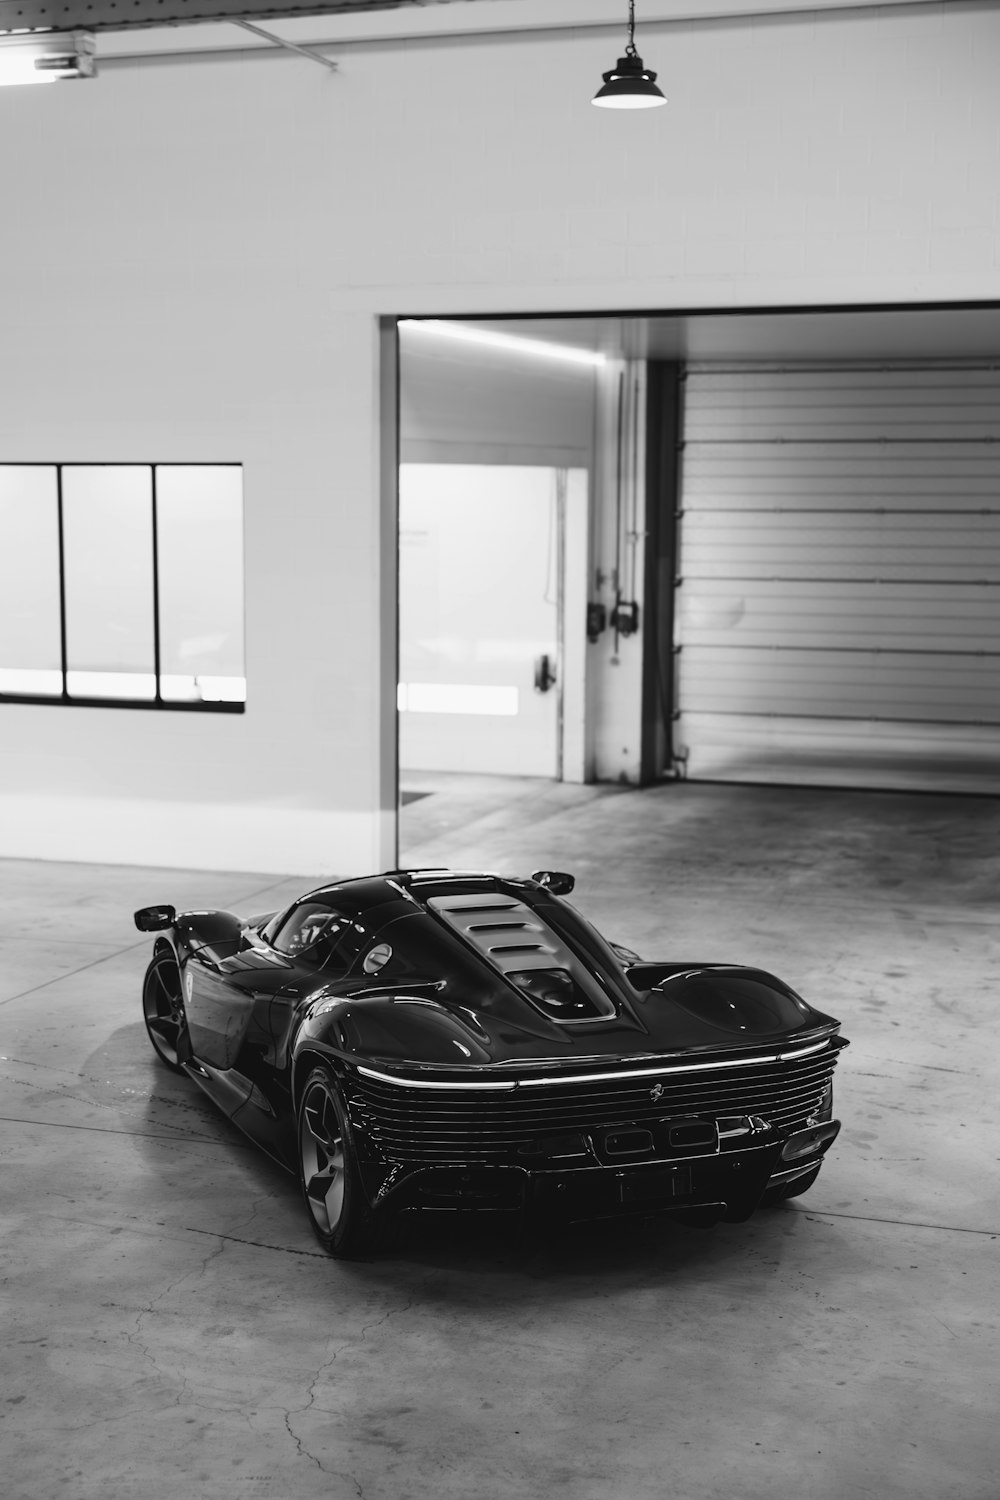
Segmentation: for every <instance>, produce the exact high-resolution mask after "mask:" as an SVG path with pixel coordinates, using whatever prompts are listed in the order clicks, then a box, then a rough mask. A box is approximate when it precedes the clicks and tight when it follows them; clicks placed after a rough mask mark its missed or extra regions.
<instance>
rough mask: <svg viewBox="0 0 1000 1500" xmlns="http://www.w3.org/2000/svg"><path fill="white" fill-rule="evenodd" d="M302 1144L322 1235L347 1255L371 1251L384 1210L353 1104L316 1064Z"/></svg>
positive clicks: (310, 1199) (307, 1192)
mask: <svg viewBox="0 0 1000 1500" xmlns="http://www.w3.org/2000/svg"><path fill="white" fill-rule="evenodd" d="M298 1144H299V1151H298V1155H299V1181H300V1182H301V1184H302V1193H303V1196H304V1198H305V1202H306V1208H307V1209H308V1211H309V1218H310V1221H311V1223H312V1227H313V1229H314V1230H315V1233H316V1238H317V1239H318V1240H319V1242H320V1244H321V1245H322V1246H323V1247H324V1249H326V1250H328V1251H329V1252H330V1254H331V1255H336V1256H339V1257H340V1258H341V1259H344V1260H354V1259H359V1258H363V1257H365V1256H367V1255H370V1254H371V1253H372V1252H373V1250H374V1249H375V1248H376V1245H377V1243H378V1239H379V1233H380V1230H381V1227H382V1214H381V1213H379V1211H378V1210H377V1209H373V1208H372V1207H371V1205H370V1204H369V1202H368V1200H367V1198H366V1196H365V1191H364V1188H363V1187H362V1185H361V1177H360V1174H359V1172H358V1163H357V1154H356V1152H355V1149H354V1138H353V1136H352V1134H351V1125H350V1121H349V1119H348V1117H347V1110H346V1108H345V1106H344V1101H343V1099H342V1097H341V1094H340V1090H339V1088H338V1087H337V1083H336V1080H335V1078H334V1076H333V1074H332V1073H331V1071H330V1070H329V1069H328V1068H324V1067H321V1068H316V1069H315V1070H314V1071H313V1072H312V1073H310V1074H309V1077H308V1078H307V1079H306V1083H305V1087H304V1088H303V1090H302V1096H301V1098H300V1100H299V1113H298Z"/></svg>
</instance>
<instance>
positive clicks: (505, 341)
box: [399, 318, 607, 368]
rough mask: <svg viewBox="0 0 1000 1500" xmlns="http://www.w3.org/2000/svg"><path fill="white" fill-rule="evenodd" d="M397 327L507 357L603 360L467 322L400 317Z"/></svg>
mask: <svg viewBox="0 0 1000 1500" xmlns="http://www.w3.org/2000/svg"><path fill="white" fill-rule="evenodd" d="M399 326H400V328H405V329H406V330H407V332H408V333H409V332H412V333H427V334H432V335H434V336H435V337H437V338H443V339H455V340H456V342H457V343H460V344H481V345H485V346H486V347H487V348H489V349H502V350H504V351H505V352H506V353H507V354H527V355H531V356H532V357H534V358H537V359H562V360H565V361H566V363H567V364H571V365H590V366H591V367H592V368H593V367H596V366H598V365H603V364H605V363H606V362H607V361H606V357H605V355H603V354H598V353H597V352H596V351H595V350H593V349H576V348H574V347H573V346H572V345H570V344H550V343H548V341H547V340H545V339H522V338H519V337H518V336H517V335H515V334H512V333H494V332H493V331H492V329H489V328H475V327H472V326H471V325H470V324H468V323H446V322H444V321H443V319H440V318H401V319H400V320H399Z"/></svg>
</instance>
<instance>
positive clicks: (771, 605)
mask: <svg viewBox="0 0 1000 1500" xmlns="http://www.w3.org/2000/svg"><path fill="white" fill-rule="evenodd" d="M684 439H685V441H684V446H683V451H682V482H681V518H680V526H679V531H680V552H679V573H680V577H681V586H680V587H679V589H678V591H677V596H676V610H675V620H676V644H677V646H678V647H679V651H678V655H677V662H678V668H677V674H676V705H675V706H676V710H677V726H676V736H675V749H676V752H677V757H678V761H679V763H680V766H681V768H682V769H685V768H686V770H687V772H688V774H690V775H725V776H727V777H731V778H732V779H737V780H739V779H761V778H763V779H765V780H766V779H772V780H785V781H811V780H817V779H818V780H821V781H826V782H833V783H836V782H843V783H846V784H851V785H865V784H871V785H880V786H883V785H894V784H896V785H900V786H914V785H926V786H933V787H938V788H940V787H945V786H948V787H953V788H955V789H960V790H969V789H972V788H973V787H974V788H975V789H976V790H983V789H988V790H991V791H996V792H1000V366H998V367H997V368H993V367H991V366H988V365H986V364H985V363H981V364H969V365H965V366H962V365H957V364H955V363H952V364H951V365H949V366H948V367H947V368H944V367H940V366H935V365H933V364H932V363H930V362H928V363H926V364H925V365H924V366H913V365H888V364H887V365H884V366H881V367H878V368H874V367H871V366H864V367H858V366H854V367H851V366H843V365H840V366H836V367H828V368H823V367H821V366H818V365H810V366H796V367H776V366H775V367H768V366H760V365H756V366H751V365H746V366H739V367H737V366H731V367H721V366H714V365H712V366H709V365H705V366H694V367H691V369H690V370H689V373H688V379H687V382H686V408H685V432H684ZM776 726H781V727H780V729H779V728H776ZM970 736H972V739H970ZM973 740H974V745H973ZM876 741H877V745H876V744H875V742H876ZM970 745H971V746H972V748H971V749H970ZM873 746H874V747H875V748H873ZM894 776H895V778H896V779H895V780H893V777H894ZM866 778H869V779H868V780H866Z"/></svg>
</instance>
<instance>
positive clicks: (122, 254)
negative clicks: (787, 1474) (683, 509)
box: [0, 0, 1000, 873]
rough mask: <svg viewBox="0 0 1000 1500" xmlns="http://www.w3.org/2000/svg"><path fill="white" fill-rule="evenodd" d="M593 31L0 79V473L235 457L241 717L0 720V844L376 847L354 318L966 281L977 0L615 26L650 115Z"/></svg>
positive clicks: (807, 295) (864, 290)
mask: <svg viewBox="0 0 1000 1500" xmlns="http://www.w3.org/2000/svg"><path fill="white" fill-rule="evenodd" d="M567 3H568V5H572V4H574V3H575V0H567ZM430 9H434V8H433V7H431V8H430ZM441 9H442V10H452V11H457V10H458V7H441ZM473 9H474V10H475V9H478V7H473ZM619 41H620V38H618V37H614V38H612V37H611V36H610V34H609V33H606V32H590V31H585V30H584V31H580V32H579V33H574V32H568V33H567V32H558V33H552V34H549V33H541V34H537V35H531V36H525V37H522V38H518V37H509V38H504V39H502V40H500V39H491V38H488V37H485V36H477V37H472V38H470V39H462V38H450V39H449V38H442V39H439V40H433V41H428V42H427V43H423V42H419V41H418V42H412V41H411V42H408V43H394V42H382V43H378V44H368V43H363V44H358V45H356V46H351V47H346V48H345V49H344V50H343V52H342V54H341V70H340V72H339V73H338V74H336V75H333V74H329V73H328V72H327V71H325V70H323V69H321V68H319V67H317V66H315V65H314V64H311V63H309V62H307V61H305V60H303V59H301V58H298V57H295V56H293V55H287V56H285V55H282V56H246V57H243V58H220V59H217V60H204V59H202V60H198V61H192V62H176V61H165V60H157V59H156V58H155V57H147V58H146V59H145V60H144V61H142V62H141V63H136V62H120V63H116V64H114V65H108V66H106V67H105V69H104V71H103V73H102V76H101V77H100V78H99V79H98V80H97V81H95V82H93V83H81V84H71V85H65V86H63V85H60V86H58V87H56V88H51V89H37V90H32V89H10V90H4V91H0V134H2V137H3V139H4V141H5V143H6V149H5V151H4V153H3V155H2V160H0V203H2V204H3V211H4V239H3V244H2V249H0V266H2V270H3V284H4V287H5V290H6V297H5V299H4V305H3V311H2V314H0V460H13V459H34V460H39V461H44V460H53V459H64V460H69V459H92V460H101V459H103V460H129V459H134V460H139V461H148V460H151V459H158V460H161V461H183V462H199V461H214V460H219V459H228V460H233V461H238V462H241V463H242V464H243V465H244V476H245V494H246V549H247V668H248V681H249V687H248V703H247V712H246V714H245V715H244V716H241V717H235V716H234V717H231V718H223V717H218V718H211V717H208V716H205V717H201V716H197V715H193V714H183V715H182V714H178V715H169V714H153V713H149V712H142V711H139V710H97V709H61V708H55V707H37V708H36V707H31V706H26V705H4V706H2V707H0V852H2V853H4V854H18V855H27V856H32V855H38V856H51V857H67V858H83V859H98V860H126V861H131V860H135V861H142V862H146V863H149V862H158V863H162V864H186V865H192V866H213V865H214V866H218V867H225V866H230V867H232V866H246V867H256V868H260V869H264V870H298V871H300V872H302V873H310V872H319V871H345V872H346V871H352V870H360V869H363V868H366V867H371V866H372V865H377V864H380V863H388V862H390V860H391V858H392V853H391V850H392V831H393V819H394V813H393V809H392V808H391V806H389V805H388V803H389V796H388V793H387V790H386V788H387V787H388V785H389V784H390V782H391V776H389V775H388V774H387V771H388V770H389V769H391V763H392V760H393V757H394V743H395V731H394V723H393V720H392V715H391V712H390V711H389V708H388V706H387V705H389V704H390V702H391V700H390V698H388V697H387V695H386V693H385V691H384V690H383V691H381V692H379V691H378V690H377V686H376V685H377V684H378V683H379V682H380V681H381V680H383V679H384V678H385V676H386V673H385V671H384V670H383V666H384V662H383V656H384V655H385V653H386V652H387V651H388V649H389V648H388V647H387V646H386V642H387V641H390V640H391V634H392V632H393V630H394V616H393V612H392V605H391V598H390V595H391V587H390V585H389V583H388V582H387V580H388V579H389V578H390V571H389V569H388V567H387V566H386V562H385V557H386V554H385V547H386V546H387V545H388V543H387V542H386V538H387V537H388V536H389V535H390V534H391V525H389V524H385V525H383V521H382V516H381V512H380V506H379V471H378V453H379V436H378V421H377V414H378V388H379V363H378V329H377V318H378V315H379V314H380V313H387V312H388V313H397V312H398V313H401V314H406V313H421V312H430V313H438V314H447V313H449V312H466V313H482V314H487V313H491V312H503V311H520V312H530V311H533V310H537V311H559V310H565V311H586V310H609V309H617V308H623V307H634V308H671V307H682V306H687V307H694V306H702V307H731V306H739V305H758V306H761V305H769V304H781V305H795V304H803V303H827V302H867V301H894V302H895V301H904V300H909V299H942V298H943V299H948V298H955V299H958V298H991V297H996V296H998V295H1000V233H998V227H1000V226H998V203H1000V198H998V186H997V185H998V183H1000V90H998V89H997V87H996V76H997V75H996V58H997V57H998V56H1000V11H998V9H997V7H996V6H994V5H992V4H985V5H979V6H967V5H964V4H945V5H938V6H926V7H920V8H916V9H910V8H907V7H901V8H899V9H894V8H889V9H884V10H882V9H875V10H862V11H857V12H855V11H844V12H842V13H838V12H828V13H826V14H822V15H817V16H811V15H809V14H801V15H788V16H784V17H772V18H760V19H756V20H753V19H749V18H748V19H745V20H738V21H733V22H711V21H704V22H698V23H691V24H688V23H683V22H681V23H678V24H677V25H676V26H656V27H653V26H651V27H649V28H647V31H646V33H645V35H644V37H643V53H644V56H645V57H646V60H647V62H648V63H649V64H650V65H651V66H653V67H656V68H657V69H658V70H659V72H660V74H661V78H662V80H663V82H664V84H665V86H666V92H667V93H668V95H669V98H670V105H669V107H668V108H667V109H662V110H658V111H655V112H653V113H652V114H649V115H647V114H645V113H644V112H638V113H635V114H633V113H630V112H624V113H622V114H621V115H615V114H613V113H609V112H605V111H598V110H594V109H591V107H590V104H589V102H588V101H589V98H590V95H591V94H592V93H593V91H594V89H595V88H596V86H597V83H598V81H599V77H600V74H601V72H602V71H604V70H605V69H606V68H607V67H608V66H609V62H610V60H612V59H613V57H614V55H616V48H617V46H618V43H619ZM387 521H391V517H389V518H387Z"/></svg>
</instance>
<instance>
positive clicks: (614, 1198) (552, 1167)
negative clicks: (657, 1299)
mask: <svg viewBox="0 0 1000 1500" xmlns="http://www.w3.org/2000/svg"><path fill="white" fill-rule="evenodd" d="M839 1129H840V1122H839V1121H837V1120H830V1121H825V1122H824V1123H823V1125H822V1126H819V1127H815V1126H814V1127H811V1128H810V1129H808V1130H803V1131H798V1132H796V1133H795V1134H793V1135H791V1136H788V1137H779V1138H777V1139H776V1138H775V1136H774V1134H773V1133H772V1132H767V1133H766V1135H765V1133H763V1132H762V1136H761V1138H759V1139H758V1140H757V1141H755V1142H754V1143H753V1144H748V1145H741V1148H740V1149H734V1148H732V1147H731V1148H730V1149H726V1150H718V1151H715V1152H713V1153H710V1154H707V1155H697V1154H692V1153H690V1152H689V1153H686V1154H684V1155H679V1156H677V1157H675V1158H672V1159H666V1160H664V1159H660V1160H655V1161H647V1162H642V1163H634V1164H630V1165H624V1164H621V1165H619V1164H604V1165H591V1164H587V1165H579V1166H577V1165H556V1164H547V1165H538V1166H535V1165H532V1166H530V1167H529V1166H521V1165H503V1166H499V1165H498V1166H492V1165H489V1166H488V1165H480V1164H468V1165H464V1164H461V1163H454V1164H447V1165H442V1164H437V1163H436V1164H434V1165H420V1164H419V1163H410V1164H407V1165H405V1166H403V1165H397V1166H396V1167H394V1168H393V1169H392V1170H391V1171H389V1173H388V1174H386V1173H385V1172H384V1171H383V1172H381V1173H379V1174H378V1179H377V1180H375V1179H374V1177H373V1176H368V1173H365V1175H366V1177H367V1178H368V1181H367V1186H368V1187H369V1191H370V1195H371V1197H372V1200H373V1202H376V1203H379V1204H384V1205H386V1206H387V1207H391V1208H393V1209H398V1210H403V1209H452V1210H455V1211H460V1212H461V1211H475V1210H483V1211H493V1212H521V1213H527V1214H530V1215H533V1216H534V1215H538V1216H541V1217H543V1218H553V1219H559V1220H563V1221H568V1222H571V1223H572V1222H582V1221H585V1220H594V1219H603V1218H617V1217H619V1216H622V1215H629V1214H638V1215H642V1216H648V1215H650V1214H656V1213H669V1212H671V1211H673V1212H678V1211H684V1210H688V1209H699V1210H701V1209H708V1210H715V1211H716V1212H715V1214H714V1216H715V1217H717V1218H724V1219H726V1220H729V1221H730V1222H738V1221H741V1220H744V1219H747V1218H749V1217H750V1215H751V1214H752V1213H753V1211H754V1209H755V1208H756V1207H757V1205H758V1204H759V1203H760V1200H761V1198H762V1197H763V1195H764V1193H765V1191H766V1190H767V1189H768V1188H769V1187H774V1186H776V1185H779V1184H783V1183H786V1182H790V1181H792V1180H793V1179H794V1178H796V1177H799V1176H802V1175H804V1174H805V1173H807V1172H811V1171H813V1170H814V1169H815V1167H816V1166H817V1164H818V1163H819V1162H820V1161H821V1159H822V1157H823V1154H824V1153H825V1152H826V1151H827V1150H828V1149H829V1147H830V1146H831V1145H832V1143H833V1141H834V1140H835V1139H836V1136H837V1133H838V1131H839Z"/></svg>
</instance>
